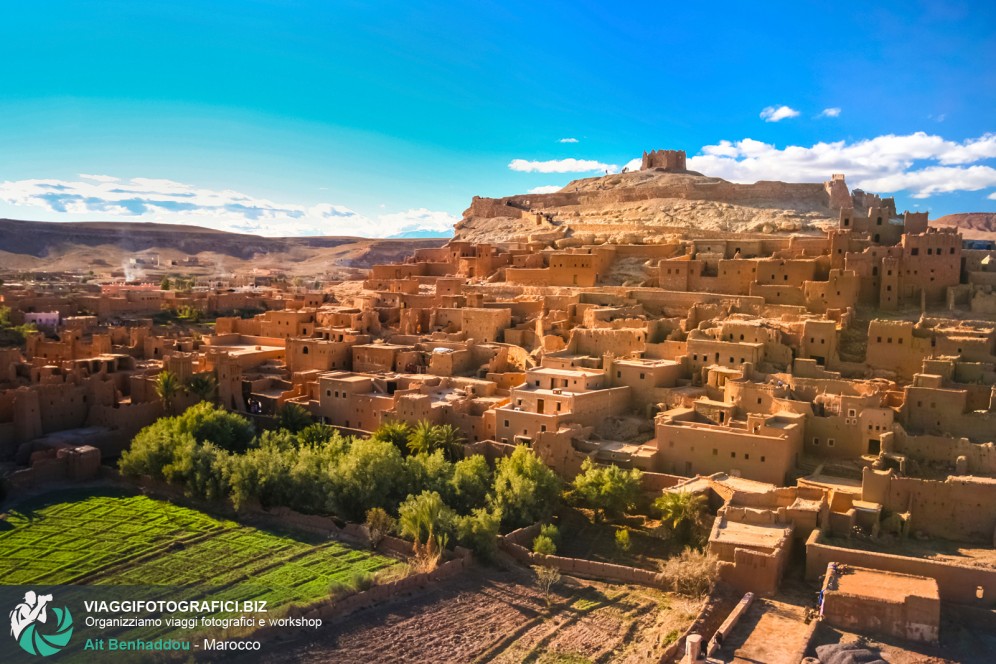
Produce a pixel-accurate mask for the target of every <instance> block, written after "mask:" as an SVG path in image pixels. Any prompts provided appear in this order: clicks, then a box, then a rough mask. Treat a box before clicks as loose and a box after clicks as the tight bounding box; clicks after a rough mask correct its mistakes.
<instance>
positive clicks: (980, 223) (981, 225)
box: [930, 212, 996, 240]
mask: <svg viewBox="0 0 996 664" xmlns="http://www.w3.org/2000/svg"><path fill="white" fill-rule="evenodd" d="M930 225H931V226H949V227H951V226H953V227H955V228H957V229H959V230H960V231H961V235H962V237H964V238H965V239H966V240H996V212H964V213H961V214H948V215H945V216H943V217H938V218H937V219H934V220H932V221H931V222H930Z"/></svg>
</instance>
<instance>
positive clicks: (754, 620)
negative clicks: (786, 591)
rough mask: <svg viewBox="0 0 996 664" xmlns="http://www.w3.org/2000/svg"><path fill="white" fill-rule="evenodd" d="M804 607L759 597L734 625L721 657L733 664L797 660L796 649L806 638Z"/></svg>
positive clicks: (789, 663) (795, 663)
mask: <svg viewBox="0 0 996 664" xmlns="http://www.w3.org/2000/svg"><path fill="white" fill-rule="evenodd" d="M805 613H806V610H805V607H804V606H801V605H799V604H790V603H788V602H782V601H777V600H773V599H759V600H757V601H755V602H754V604H753V605H751V607H750V609H749V610H748V611H747V615H746V616H744V618H743V619H742V620H741V621H740V623H739V624H738V625H737V626H736V627H735V628H734V630H733V632H732V633H731V634H730V636H729V638H728V639H727V642H726V645H725V646H724V647H723V650H722V656H721V657H720V658H717V659H720V660H721V661H724V662H733V663H735V664H756V663H757V662H764V663H765V664H799V657H798V653H800V652H802V650H803V648H805V647H806V642H807V641H808V640H809V634H810V629H811V628H810V626H809V625H807V624H806V622H805Z"/></svg>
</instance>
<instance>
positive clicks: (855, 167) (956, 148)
mask: <svg viewBox="0 0 996 664" xmlns="http://www.w3.org/2000/svg"><path fill="white" fill-rule="evenodd" d="M993 158H996V134H985V135H983V136H980V137H978V138H971V139H968V140H965V141H962V142H960V143H959V142H957V141H949V140H947V139H945V138H943V137H941V136H936V135H930V134H927V133H925V132H916V133H913V134H907V135H902V136H897V135H894V134H887V135H885V136H877V137H875V138H871V139H865V140H860V141H855V142H853V143H848V142H846V141H837V142H834V143H817V144H815V145H813V146H811V147H802V146H796V145H790V146H787V147H785V148H783V149H779V148H776V147H775V146H774V145H770V144H767V143H762V142H761V141H756V140H754V139H750V138H745V139H743V140H741V141H737V142H731V141H720V142H719V143H718V144H716V145H707V146H705V147H704V148H702V154H699V155H696V156H694V157H689V159H688V168H689V169H691V170H695V171H699V172H701V173H705V174H706V175H713V176H717V177H721V178H725V179H727V180H731V181H733V182H757V181H758V180H782V181H785V182H823V181H825V180H826V179H828V178H829V176H830V174H831V173H844V174H845V175H846V176H847V180H848V183H849V184H850V185H851V186H852V187H860V188H862V189H865V190H868V191H875V192H882V193H891V192H895V191H901V190H908V191H909V192H910V193H911V194H912V195H913V196H914V197H917V198H923V197H927V196H930V195H931V194H934V193H941V192H951V191H977V190H979V189H983V188H986V187H992V186H996V169H994V168H992V167H990V166H987V165H981V164H976V162H979V161H982V160H985V159H993ZM925 162H926V163H925ZM970 164H975V165H971V166H970Z"/></svg>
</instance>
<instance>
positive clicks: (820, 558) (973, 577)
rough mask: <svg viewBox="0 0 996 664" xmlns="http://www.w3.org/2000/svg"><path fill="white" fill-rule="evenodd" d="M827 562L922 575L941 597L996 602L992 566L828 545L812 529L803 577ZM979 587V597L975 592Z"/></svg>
mask: <svg viewBox="0 0 996 664" xmlns="http://www.w3.org/2000/svg"><path fill="white" fill-rule="evenodd" d="M831 562H836V563H843V564H845V565H852V566H854V567H867V568H868V569H877V570H884V571H886V572H898V573H900V574H912V575H913V576H926V577H928V578H931V579H935V580H936V581H937V586H938V589H939V591H940V595H941V600H943V601H947V602H958V603H961V604H972V605H976V606H986V607H993V606H996V569H989V568H984V567H977V566H973V565H968V564H966V565H958V564H955V563H952V562H941V561H937V560H929V559H926V558H910V557H907V556H896V555H892V554H888V553H876V552H871V551H860V550H857V549H846V548H843V547H838V546H832V545H830V544H826V543H825V542H823V541H822V536H821V533H820V531H819V530H814V531H813V533H812V534H811V535H810V536H809V539H808V540H806V578H807V579H810V580H812V579H817V578H819V577H820V576H821V575H823V574H824V573H825V572H826V569H827V565H828V564H829V563H831ZM980 588H981V589H982V595H983V596H982V599H978V598H977V597H976V592H977V591H978V590H979V589H980Z"/></svg>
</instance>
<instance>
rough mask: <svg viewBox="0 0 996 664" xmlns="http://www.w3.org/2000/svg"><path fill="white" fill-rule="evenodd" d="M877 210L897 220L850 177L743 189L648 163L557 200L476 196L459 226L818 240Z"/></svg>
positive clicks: (570, 188) (476, 235)
mask: <svg viewBox="0 0 996 664" xmlns="http://www.w3.org/2000/svg"><path fill="white" fill-rule="evenodd" d="M652 154H653V153H652ZM681 155H682V157H683V156H684V155H683V153H681ZM682 163H683V160H682ZM869 205H883V206H885V207H886V208H888V209H890V211H891V213H892V214H895V205H894V203H892V202H891V199H884V200H883V199H880V198H879V197H878V196H874V195H871V194H866V193H864V192H862V191H860V190H855V191H854V192H850V191H848V189H847V185H846V184H845V183H844V180H843V176H834V177H833V178H832V179H831V180H830V181H828V182H826V183H823V184H813V183H801V184H796V183H785V182H769V181H762V182H756V183H754V184H736V183H733V182H728V181H726V180H723V179H722V178H716V177H709V176H707V175H702V174H701V173H697V172H694V171H688V170H684V169H683V168H655V167H653V166H652V165H647V160H646V159H645V160H644V168H642V169H640V170H638V171H631V172H624V173H618V174H614V175H607V176H604V177H595V178H584V179H580V180H575V181H573V182H571V183H570V184H568V185H567V186H566V187H564V188H563V189H561V190H560V191H558V192H554V193H551V194H523V195H518V196H508V197H506V198H481V197H475V198H474V199H473V202H472V203H471V205H470V207H469V208H468V209H467V210H466V211H465V212H464V213H463V219H462V220H461V221H460V222H459V223H458V224H457V226H456V237H457V238H458V239H460V240H468V241H473V242H493V241H501V240H507V239H512V238H517V239H529V238H532V239H538V240H549V239H556V238H557V237H570V236H588V235H590V236H594V237H595V238H601V239H603V240H605V241H609V242H612V241H616V242H629V241H632V238H633V237H639V238H641V239H642V240H644V241H650V242H653V241H655V240H663V239H666V238H668V237H672V236H676V235H683V234H685V232H687V231H688V230H689V229H692V228H694V229H695V230H696V232H697V233H699V234H700V235H701V234H702V233H703V232H704V233H708V232H710V231H713V232H718V233H744V232H753V233H813V234H817V233H822V232H823V230H824V229H825V228H827V227H830V226H835V225H836V224H837V221H838V216H839V212H838V211H839V209H840V208H841V207H842V206H847V207H855V208H856V209H863V208H866V207H868V206H869Z"/></svg>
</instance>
